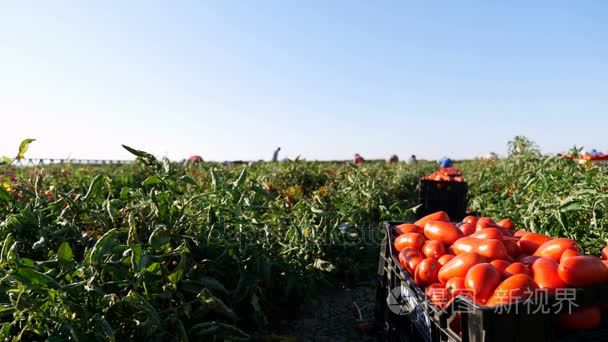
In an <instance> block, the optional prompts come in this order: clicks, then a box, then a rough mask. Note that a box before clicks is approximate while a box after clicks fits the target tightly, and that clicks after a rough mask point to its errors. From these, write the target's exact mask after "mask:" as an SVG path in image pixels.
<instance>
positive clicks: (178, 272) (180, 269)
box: [167, 255, 186, 284]
mask: <svg viewBox="0 0 608 342" xmlns="http://www.w3.org/2000/svg"><path fill="white" fill-rule="evenodd" d="M185 270H186V257H185V256H183V255H182V257H181V259H180V260H179V264H178V265H177V268H176V269H175V271H174V272H173V273H171V274H169V276H168V277H167V278H169V281H170V282H171V283H172V284H177V283H179V281H180V280H182V277H183V276H184V272H185Z"/></svg>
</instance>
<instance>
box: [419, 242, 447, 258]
mask: <svg viewBox="0 0 608 342" xmlns="http://www.w3.org/2000/svg"><path fill="white" fill-rule="evenodd" d="M422 254H424V256H426V257H427V258H435V259H439V257H441V256H442V255H444V254H445V246H444V245H443V243H441V241H436V240H428V241H427V242H425V243H424V246H423V247H422Z"/></svg>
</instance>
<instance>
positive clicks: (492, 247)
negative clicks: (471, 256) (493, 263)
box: [476, 239, 510, 260]
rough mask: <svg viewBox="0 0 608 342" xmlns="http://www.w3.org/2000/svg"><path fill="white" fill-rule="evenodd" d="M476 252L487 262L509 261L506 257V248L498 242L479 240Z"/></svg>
mask: <svg viewBox="0 0 608 342" xmlns="http://www.w3.org/2000/svg"><path fill="white" fill-rule="evenodd" d="M476 252H477V253H478V254H479V255H481V256H482V257H484V258H486V259H488V260H496V259H503V260H508V259H510V257H509V256H508V255H507V248H505V245H504V244H503V243H502V241H500V240H494V239H489V240H480V242H479V244H478V245H477V251H476Z"/></svg>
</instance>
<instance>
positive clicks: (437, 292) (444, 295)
mask: <svg viewBox="0 0 608 342" xmlns="http://www.w3.org/2000/svg"><path fill="white" fill-rule="evenodd" d="M424 292H425V293H426V296H427V297H428V298H429V300H430V301H431V303H433V304H435V305H437V306H438V307H440V308H443V307H444V306H445V305H446V304H447V303H448V300H449V298H448V291H447V290H446V289H445V288H444V287H443V286H441V284H439V283H434V284H431V285H429V286H428V287H427V288H426V290H425V291H424Z"/></svg>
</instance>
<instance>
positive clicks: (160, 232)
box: [148, 227, 169, 249]
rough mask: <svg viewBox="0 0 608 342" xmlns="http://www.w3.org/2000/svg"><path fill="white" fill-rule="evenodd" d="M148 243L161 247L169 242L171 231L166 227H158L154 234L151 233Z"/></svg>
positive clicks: (153, 246)
mask: <svg viewBox="0 0 608 342" xmlns="http://www.w3.org/2000/svg"><path fill="white" fill-rule="evenodd" d="M148 243H149V244H150V246H152V248H154V249H161V248H162V247H164V246H165V245H166V244H168V243H169V233H168V232H167V230H166V229H165V227H158V228H156V229H155V230H154V231H153V232H152V234H150V238H149V239H148Z"/></svg>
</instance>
